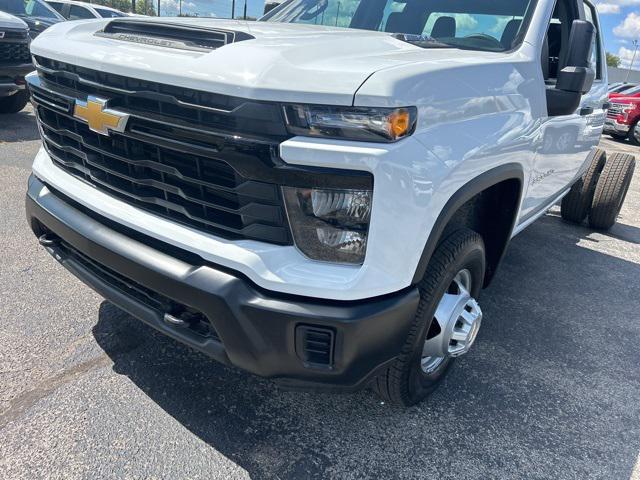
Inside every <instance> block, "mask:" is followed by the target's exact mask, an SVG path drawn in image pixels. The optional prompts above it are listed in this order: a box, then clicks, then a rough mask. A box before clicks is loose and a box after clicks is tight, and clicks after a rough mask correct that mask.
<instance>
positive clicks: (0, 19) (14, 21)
mask: <svg viewBox="0 0 640 480" xmlns="http://www.w3.org/2000/svg"><path fill="white" fill-rule="evenodd" d="M3 28H14V29H24V28H27V24H26V23H24V22H23V21H22V20H20V19H19V18H18V17H14V16H13V15H9V14H8V13H5V12H0V29H3Z"/></svg>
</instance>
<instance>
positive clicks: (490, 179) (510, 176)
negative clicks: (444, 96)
mask: <svg viewBox="0 0 640 480" xmlns="http://www.w3.org/2000/svg"><path fill="white" fill-rule="evenodd" d="M505 180H518V181H519V183H520V191H519V192H518V205H517V207H516V213H515V215H514V216H513V221H512V222H511V226H510V230H509V236H508V237H507V241H506V243H505V245H504V248H503V250H502V255H501V257H500V259H499V262H500V261H501V260H502V257H503V256H504V252H505V251H506V250H507V246H508V244H509V240H510V239H511V235H512V233H513V229H514V228H515V225H516V221H517V219H518V212H519V211H520V204H521V202H522V195H523V191H524V169H523V168H522V165H521V164H519V163H506V164H504V165H500V166H498V167H495V168H492V169H491V170H487V171H486V172H484V173H482V174H481V175H479V176H477V177H476V178H474V179H473V180H471V181H470V182H468V183H466V184H465V185H463V186H462V187H461V188H460V189H458V190H457V191H456V192H455V193H454V194H453V195H452V196H451V198H449V200H448V201H447V203H446V204H445V206H444V207H443V208H442V211H441V212H440V214H439V215H438V218H437V219H436V222H435V223H434V225H433V228H432V229H431V233H430V234H429V238H428V239H427V243H426V245H425V247H424V249H423V251H422V255H421V256H420V260H419V261H418V266H417V267H416V271H415V273H414V275H413V280H412V282H411V284H412V285H416V284H417V283H419V282H420V280H421V279H422V277H424V274H425V272H426V271H427V266H428V265H429V260H430V259H431V256H432V255H433V252H434V251H435V250H436V248H437V246H438V244H439V242H440V239H441V237H442V234H443V233H444V231H445V228H446V226H447V224H448V223H449V221H450V220H451V219H452V218H453V216H454V214H455V213H456V212H457V211H458V210H459V209H460V207H462V206H463V205H464V204H465V203H466V202H468V201H469V200H471V199H472V198H473V197H475V196H476V195H478V194H479V193H481V192H483V191H484V190H486V189H488V188H490V187H492V186H494V185H497V184H498V183H500V182H503V181H505ZM499 262H498V263H499Z"/></svg>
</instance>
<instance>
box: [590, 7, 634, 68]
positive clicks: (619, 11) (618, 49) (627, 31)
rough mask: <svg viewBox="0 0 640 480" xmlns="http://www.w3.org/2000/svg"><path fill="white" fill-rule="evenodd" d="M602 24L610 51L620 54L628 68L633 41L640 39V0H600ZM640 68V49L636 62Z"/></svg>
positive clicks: (599, 9)
mask: <svg viewBox="0 0 640 480" xmlns="http://www.w3.org/2000/svg"><path fill="white" fill-rule="evenodd" d="M596 4H597V8H598V11H599V12H600V26H601V30H602V32H603V33H604V44H605V48H606V49H607V51H608V52H611V53H613V54H615V55H618V56H619V57H620V59H621V60H622V65H621V66H622V67H624V68H628V67H629V64H630V63H631V59H632V57H633V51H634V46H633V41H634V40H640V0H598V1H596ZM634 69H635V70H640V50H639V52H638V55H637V56H636V59H635V62H634Z"/></svg>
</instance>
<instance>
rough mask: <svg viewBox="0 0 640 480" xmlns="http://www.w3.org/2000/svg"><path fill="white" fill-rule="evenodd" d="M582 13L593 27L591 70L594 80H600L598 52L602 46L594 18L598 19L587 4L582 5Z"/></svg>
mask: <svg viewBox="0 0 640 480" xmlns="http://www.w3.org/2000/svg"><path fill="white" fill-rule="evenodd" d="M584 13H585V15H586V20H587V22H589V23H590V24H591V25H593V28H594V29H595V31H596V36H595V37H594V39H593V48H592V51H591V68H593V70H594V71H595V72H596V79H597V80H601V79H602V51H601V50H600V46H601V45H602V42H601V41H600V30H599V28H598V22H597V20H596V18H598V17H597V15H596V12H595V8H594V7H593V6H592V5H591V4H589V3H587V2H585V3H584Z"/></svg>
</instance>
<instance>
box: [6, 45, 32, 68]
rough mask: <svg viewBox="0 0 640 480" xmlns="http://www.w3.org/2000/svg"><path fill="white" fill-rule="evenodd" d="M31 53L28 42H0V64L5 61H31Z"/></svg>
mask: <svg viewBox="0 0 640 480" xmlns="http://www.w3.org/2000/svg"><path fill="white" fill-rule="evenodd" d="M30 61H31V54H30V53H29V45H28V44H27V43H14V42H4V41H2V42H0V64H2V63H4V62H11V63H15V62H23V63H29V62H30Z"/></svg>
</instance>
